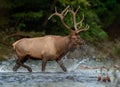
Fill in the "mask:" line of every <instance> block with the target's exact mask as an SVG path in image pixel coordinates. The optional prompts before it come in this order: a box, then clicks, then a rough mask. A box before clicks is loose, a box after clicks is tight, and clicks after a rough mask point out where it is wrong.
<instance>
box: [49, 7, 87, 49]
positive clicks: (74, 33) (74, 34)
mask: <svg viewBox="0 0 120 87" xmlns="http://www.w3.org/2000/svg"><path fill="white" fill-rule="evenodd" d="M69 7H70V6H67V7H66V8H65V9H64V10H63V11H62V12H61V13H58V11H57V9H56V8H55V13H53V14H52V15H51V16H50V17H49V18H48V20H49V19H50V18H51V17H53V16H55V15H56V16H58V17H60V20H61V22H62V24H63V25H64V26H65V27H66V28H67V29H69V31H70V34H69V38H70V40H71V43H72V44H73V48H74V47H76V46H77V45H82V44H84V43H85V42H84V41H83V40H82V39H81V38H80V35H79V33H80V32H82V31H86V30H88V29H89V26H88V25H86V26H85V28H82V22H83V20H84V14H83V15H82V19H81V20H80V21H79V22H78V23H77V22H76V14H77V12H78V10H79V9H80V6H79V7H78V8H77V9H76V11H74V10H73V9H70V8H69ZM68 12H70V13H71V14H72V15H73V24H74V26H73V28H72V27H69V26H68V25H67V24H66V23H65V22H64V17H65V16H66V15H67V13H68Z"/></svg>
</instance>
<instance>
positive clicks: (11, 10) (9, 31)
mask: <svg viewBox="0 0 120 87" xmlns="http://www.w3.org/2000/svg"><path fill="white" fill-rule="evenodd" d="M68 5H70V6H71V8H73V9H76V8H77V7H78V6H80V7H81V8H80V11H79V12H78V15H77V20H80V19H81V17H82V14H84V15H85V20H84V22H83V26H84V25H85V24H88V25H89V26H90V29H89V30H88V31H87V32H83V33H81V34H80V35H81V37H82V38H83V39H85V40H86V41H88V42H90V43H95V42H101V41H106V40H108V39H109V35H108V34H107V33H108V32H106V29H107V28H108V27H109V26H111V25H112V24H113V23H114V22H115V20H116V19H119V18H118V16H119V15H120V2H119V1H118V0H92V1H91V0H0V11H1V14H0V31H1V32H0V55H3V54H4V52H2V51H3V49H5V47H6V49H7V48H8V47H7V46H11V44H12V43H13V42H14V41H16V40H17V39H20V38H22V37H36V36H43V35H46V34H56V35H66V34H68V31H67V29H65V27H64V26H63V25H62V24H61V22H60V19H59V18H58V17H54V18H52V19H51V20H49V21H48V20H47V18H48V17H49V16H50V14H52V13H53V12H54V8H55V7H57V9H58V11H61V10H63V9H64V8H65V7H66V6H68ZM71 21H72V17H71V15H70V14H68V15H67V16H66V18H65V22H66V23H67V24H68V25H70V26H71V27H72V26H73V23H72V22H71ZM118 22H119V21H118ZM6 45H7V46H6ZM3 46H4V47H3ZM114 50H115V53H117V54H120V49H119V47H116V48H115V49H114ZM7 53H9V52H7ZM5 55H6V54H5Z"/></svg>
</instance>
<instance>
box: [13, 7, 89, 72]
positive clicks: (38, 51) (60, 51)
mask: <svg viewBox="0 0 120 87" xmlns="http://www.w3.org/2000/svg"><path fill="white" fill-rule="evenodd" d="M79 8H80V7H78V8H77V10H76V11H73V10H72V9H70V8H69V6H67V7H66V8H65V9H64V10H63V11H62V12H61V13H58V11H57V9H56V8H55V13H53V14H51V15H50V17H49V18H48V20H49V19H51V17H53V16H58V17H60V20H61V23H62V24H63V25H64V26H65V27H66V28H67V29H69V31H70V34H69V35H66V36H58V35H46V36H43V37H34V38H23V39H20V40H18V41H16V42H14V43H13V49H14V50H15V52H16V54H17V56H18V58H17V60H16V64H15V66H14V67H13V71H17V69H18V68H19V67H20V66H22V67H24V68H27V70H28V71H29V72H32V69H31V68H30V67H29V66H27V65H25V64H24V62H25V60H27V59H29V58H36V59H40V60H42V69H41V71H42V72H44V71H45V66H46V63H47V61H50V60H51V61H52V60H55V61H56V62H57V63H58V64H59V65H60V67H61V68H62V69H63V71H65V72H66V71H67V69H66V67H65V66H64V65H63V62H62V61H61V58H62V57H63V56H65V54H66V53H68V52H69V51H72V50H73V49H75V48H76V47H77V46H78V45H82V44H84V41H83V40H82V39H81V38H80V36H79V34H78V33H79V32H82V31H86V30H88V29H89V26H88V25H86V26H85V27H84V28H81V27H82V22H83V20H84V15H83V16H82V20H80V21H79V22H78V23H76V14H77V12H78V10H79ZM68 12H70V13H72V15H73V23H74V29H72V28H71V27H69V26H68V25H67V24H66V23H65V22H64V17H65V16H66V14H67V13H68Z"/></svg>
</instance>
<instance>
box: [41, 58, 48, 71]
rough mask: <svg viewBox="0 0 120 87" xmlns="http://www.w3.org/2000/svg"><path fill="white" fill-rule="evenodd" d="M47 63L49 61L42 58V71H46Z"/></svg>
mask: <svg viewBox="0 0 120 87" xmlns="http://www.w3.org/2000/svg"><path fill="white" fill-rule="evenodd" d="M46 63H47V60H46V59H43V60H42V72H45V67H46Z"/></svg>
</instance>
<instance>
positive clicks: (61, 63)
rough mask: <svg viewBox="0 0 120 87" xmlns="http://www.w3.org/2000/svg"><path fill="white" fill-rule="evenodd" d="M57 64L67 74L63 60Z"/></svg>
mask: <svg viewBox="0 0 120 87" xmlns="http://www.w3.org/2000/svg"><path fill="white" fill-rule="evenodd" d="M56 61H57V63H58V64H59V65H60V67H61V68H62V69H63V71H64V72H67V69H66V67H65V66H64V64H63V62H62V61H61V60H56Z"/></svg>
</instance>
